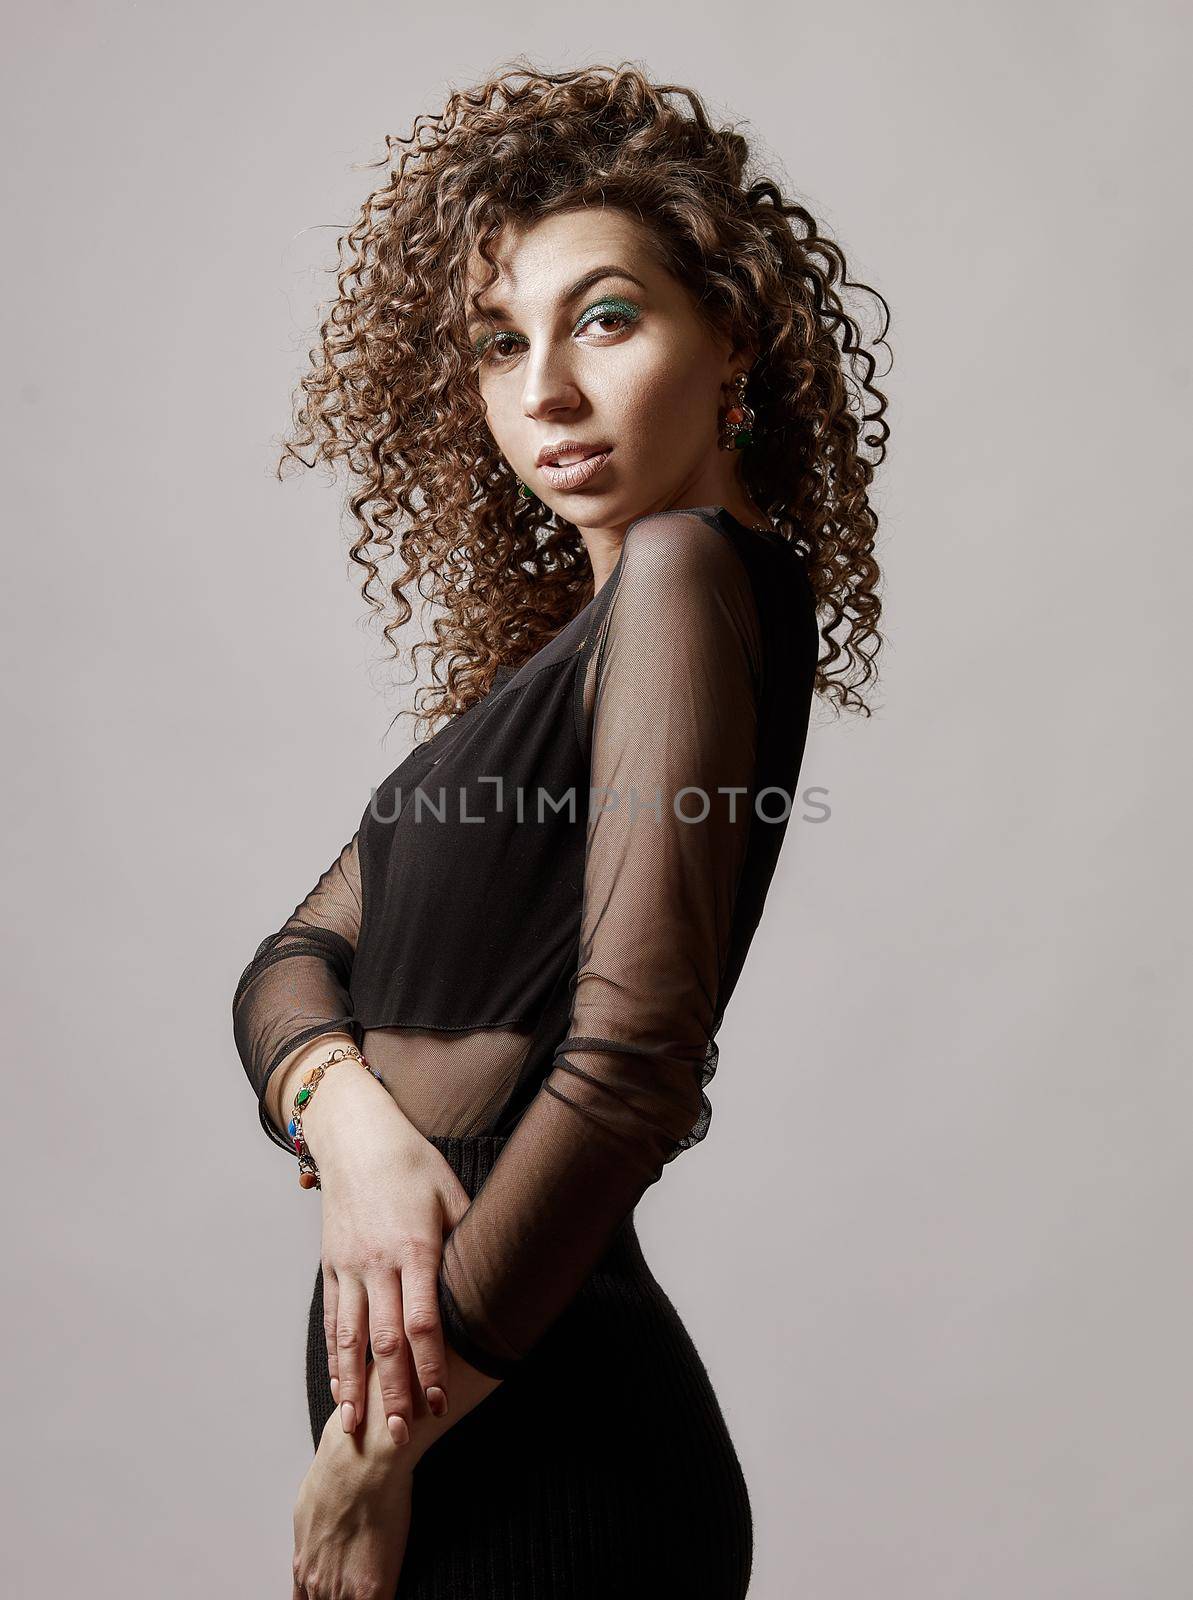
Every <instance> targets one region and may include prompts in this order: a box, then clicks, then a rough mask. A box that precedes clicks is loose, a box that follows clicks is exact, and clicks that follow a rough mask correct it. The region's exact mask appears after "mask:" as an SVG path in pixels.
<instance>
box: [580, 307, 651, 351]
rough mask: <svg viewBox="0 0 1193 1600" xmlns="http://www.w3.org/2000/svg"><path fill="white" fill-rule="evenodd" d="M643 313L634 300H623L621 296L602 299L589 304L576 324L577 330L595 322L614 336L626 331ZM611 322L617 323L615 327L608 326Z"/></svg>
mask: <svg viewBox="0 0 1193 1600" xmlns="http://www.w3.org/2000/svg"><path fill="white" fill-rule="evenodd" d="M641 315H642V313H641V311H640V310H639V309H638V307H637V306H636V305H635V304H634V303H633V301H632V300H622V299H620V298H615V299H612V300H602V301H600V302H599V304H597V305H595V306H589V308H588V310H587V311H586V312H585V313H584V315H583V316H582V317H581V318H580V320H579V322H578V323H577V324H576V332H577V333H579V332H581V331H582V330H583V329H584V328H588V327H591V326H592V325H593V324H594V323H595V324H598V325H599V327H600V328H601V330H602V331H603V332H605V333H606V334H609V335H610V337H612V336H613V335H615V334H618V333H622V332H624V330H625V329H626V328H628V327H629V326H630V324H631V323H634V322H637V320H638V318H639V317H640V316H641ZM611 322H612V323H616V324H617V326H616V327H613V328H610V327H608V326H606V325H607V324H608V323H611ZM598 342H603V341H598Z"/></svg>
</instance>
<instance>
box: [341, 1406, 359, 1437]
mask: <svg viewBox="0 0 1193 1600" xmlns="http://www.w3.org/2000/svg"><path fill="white" fill-rule="evenodd" d="M340 1421H341V1422H342V1423H343V1424H344V1432H345V1433H351V1432H352V1430H353V1428H355V1426H356V1407H355V1406H354V1405H353V1404H352V1402H351V1400H345V1401H344V1404H343V1405H342V1406H341V1407H340Z"/></svg>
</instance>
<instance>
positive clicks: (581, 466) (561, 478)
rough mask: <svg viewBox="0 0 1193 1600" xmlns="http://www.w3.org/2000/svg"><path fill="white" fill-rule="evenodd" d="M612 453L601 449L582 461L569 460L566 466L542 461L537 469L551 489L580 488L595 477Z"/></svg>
mask: <svg viewBox="0 0 1193 1600" xmlns="http://www.w3.org/2000/svg"><path fill="white" fill-rule="evenodd" d="M612 454H613V452H612V450H601V451H598V453H597V454H596V455H595V456H587V457H586V458H585V459H584V460H583V461H569V462H568V464H567V466H566V467H552V466H548V465H547V464H546V463H545V462H544V464H543V465H542V466H541V467H540V468H539V471H540V472H541V473H542V475H543V477H544V478H546V480H547V482H548V483H549V484H550V485H551V487H552V488H553V489H582V488H583V487H584V485H585V484H586V483H590V482H591V481H592V479H593V478H595V477H596V475H597V473H598V472H600V471H601V469H602V467H604V465H605V463H606V461H608V459H609V457H610V456H611V455H612Z"/></svg>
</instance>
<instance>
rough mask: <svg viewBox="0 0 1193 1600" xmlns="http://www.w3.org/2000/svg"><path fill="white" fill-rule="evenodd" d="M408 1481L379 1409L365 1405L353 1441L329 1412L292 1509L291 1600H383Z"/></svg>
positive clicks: (398, 1547)
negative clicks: (363, 1417) (363, 1422)
mask: <svg viewBox="0 0 1193 1600" xmlns="http://www.w3.org/2000/svg"><path fill="white" fill-rule="evenodd" d="M369 1368H370V1371H369V1377H370V1378H373V1363H372V1362H370V1363H369ZM370 1398H371V1397H370ZM413 1481H414V1452H412V1451H411V1450H410V1449H409V1447H408V1446H404V1447H402V1448H400V1449H399V1448H398V1447H397V1446H396V1445H395V1444H394V1442H393V1440H392V1439H391V1438H390V1434H389V1429H388V1427H387V1426H386V1422H385V1415H384V1407H382V1406H380V1405H373V1404H370V1405H369V1406H368V1409H367V1411H366V1413H365V1426H364V1427H363V1428H358V1429H357V1430H356V1432H355V1433H345V1432H344V1429H343V1427H342V1426H341V1423H340V1415H339V1412H338V1410H337V1411H333V1412H332V1414H331V1416H330V1417H329V1418H328V1421H327V1425H326V1427H325V1428H324V1429H323V1433H322V1435H321V1436H320V1440H319V1448H318V1450H317V1451H316V1452H315V1459H314V1461H313V1462H312V1463H311V1467H310V1470H309V1471H308V1473H307V1475H306V1477H305V1478H304V1479H303V1481H302V1486H301V1488H300V1489H299V1491H298V1501H297V1503H296V1505H295V1507H294V1562H293V1568H292V1576H293V1580H294V1591H293V1596H292V1600H331V1597H333V1596H334V1600H382V1597H384V1600H389V1597H390V1596H392V1595H393V1593H394V1591H395V1590H396V1589H397V1586H398V1577H399V1574H400V1573H401V1570H402V1560H403V1558H404V1556H405V1554H406V1540H407V1537H408V1535H409V1532H410V1505H411V1497H412V1492H413Z"/></svg>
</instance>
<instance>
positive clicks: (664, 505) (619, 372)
mask: <svg viewBox="0 0 1193 1600" xmlns="http://www.w3.org/2000/svg"><path fill="white" fill-rule="evenodd" d="M493 254H494V258H495V260H496V262H497V266H498V268H499V270H500V273H501V276H500V277H499V278H498V279H497V280H496V281H495V282H494V283H493V284H492V285H491V286H490V287H489V288H488V289H486V290H485V292H484V293H483V295H482V296H481V299H480V307H481V308H483V309H487V310H488V312H489V313H490V315H491V317H492V320H491V321H489V320H482V319H479V318H476V317H473V318H472V319H471V320H470V322H469V330H468V331H469V338H470V340H471V342H472V344H473V346H474V348H476V349H478V350H480V351H481V364H480V367H479V369H478V381H479V385H480V393H481V398H482V400H483V402H484V405H485V408H486V415H487V421H488V425H489V429H490V431H491V433H492V435H493V438H494V440H495V442H496V444H497V448H498V449H499V450H500V451H501V453H502V455H503V456H504V457H505V459H506V460H507V461H508V462H509V464H510V466H511V467H512V468H513V470H514V471H515V472H516V473H517V475H518V477H519V478H521V479H522V481H523V483H525V484H526V485H527V486H528V487H529V488H530V489H531V490H532V491H533V492H534V494H536V495H537V496H538V498H539V499H540V500H542V501H544V502H545V503H546V504H547V505H548V506H550V508H551V509H552V510H553V511H555V512H556V513H557V514H558V515H559V516H560V517H562V518H564V519H565V520H566V521H568V522H571V523H574V524H575V525H576V526H577V527H578V528H579V529H580V530H581V531H582V532H583V533H585V534H588V535H595V536H596V538H597V540H598V542H604V540H605V539H606V538H608V540H609V543H610V546H612V545H615V544H616V543H618V542H619V536H620V535H621V534H622V533H624V530H625V528H626V527H627V526H628V524H629V523H630V522H631V521H633V519H634V518H635V517H638V516H642V515H643V514H644V513H646V512H648V511H656V510H665V509H668V508H670V507H673V506H685V505H686V506H698V505H727V506H729V507H730V509H735V508H736V507H740V506H741V505H742V504H743V499H742V490H741V488H740V486H739V485H738V483H737V473H736V459H735V453H734V452H731V451H724V450H721V449H720V448H719V447H718V442H717V441H718V422H719V414H720V412H721V410H722V408H723V407H724V406H726V405H728V404H730V403H732V396H731V394H730V392H729V387H728V386H729V383H730V380H731V379H732V378H733V376H734V375H735V374H736V373H737V372H741V371H745V370H746V369H747V368H748V365H749V362H748V360H747V359H746V357H745V356H744V355H743V353H742V352H737V353H736V355H735V353H734V351H733V349H732V347H731V344H730V342H729V340H728V339H724V340H722V339H719V338H718V337H717V336H716V335H715V334H714V333H712V332H711V331H710V330H709V329H708V327H707V326H706V325H705V324H704V323H703V322H701V320H700V319H699V318H698V317H697V315H696V310H695V306H694V303H693V300H692V297H691V295H690V293H689V291H688V290H687V288H686V287H685V286H684V285H683V284H681V283H680V282H679V281H678V280H677V279H676V278H674V277H672V275H671V274H670V273H669V272H667V271H666V270H665V269H664V268H663V267H661V266H659V265H658V263H657V262H656V260H655V259H654V257H653V255H652V253H651V251H650V249H649V248H648V236H647V235H646V234H645V233H644V231H643V230H642V228H641V225H640V224H639V223H637V222H636V221H635V220H634V219H633V218H632V217H630V216H628V215H627V214H626V213H625V212H622V211H616V210H598V209H589V210H584V211H569V212H563V213H558V214H556V215H553V216H550V217H546V218H544V219H543V220H542V221H540V222H537V223H535V224H534V225H533V226H532V227H529V228H526V229H522V230H514V229H513V227H512V225H507V227H506V229H505V230H504V231H503V233H502V234H501V236H500V238H499V239H498V241H497V245H496V247H495V249H494V252H493ZM487 270H488V269H487V267H486V264H485V263H484V262H483V261H481V259H480V258H479V257H474V260H473V263H472V267H471V276H470V282H469V289H470V291H473V290H476V289H477V288H479V286H480V284H482V283H483V282H484V279H485V275H486V273H487ZM568 443H574V444H575V445H576V446H578V447H580V448H581V450H582V451H584V452H589V453H591V452H593V451H598V452H599V455H600V456H603V464H602V462H601V460H600V459H599V458H598V457H594V456H592V455H591V454H590V463H589V465H587V466H581V465H576V464H573V465H572V467H571V469H570V470H568V468H567V465H566V462H567V457H566V456H565V457H564V463H563V464H562V465H561V466H558V467H554V468H553V467H552V466H551V465H550V463H549V462H547V461H543V460H541V459H540V456H541V453H542V452H544V451H546V452H547V453H548V454H549V455H553V454H554V453H555V450H556V449H557V448H558V447H561V446H563V445H566V444H568ZM606 452H607V453H606ZM594 467H595V468H596V470H595V471H594ZM602 564H603V563H602Z"/></svg>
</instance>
